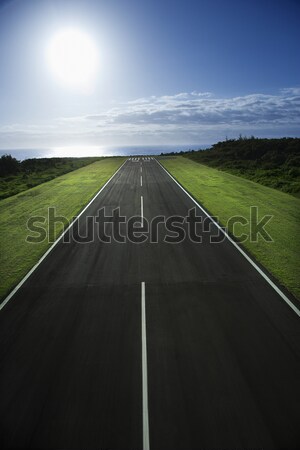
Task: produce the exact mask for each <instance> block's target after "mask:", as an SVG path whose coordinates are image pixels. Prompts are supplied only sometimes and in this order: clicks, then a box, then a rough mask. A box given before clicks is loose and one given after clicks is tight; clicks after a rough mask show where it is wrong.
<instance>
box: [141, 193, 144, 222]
mask: <svg viewBox="0 0 300 450" xmlns="http://www.w3.org/2000/svg"><path fill="white" fill-rule="evenodd" d="M141 224H142V226H143V225H144V199H143V196H142V195H141Z"/></svg>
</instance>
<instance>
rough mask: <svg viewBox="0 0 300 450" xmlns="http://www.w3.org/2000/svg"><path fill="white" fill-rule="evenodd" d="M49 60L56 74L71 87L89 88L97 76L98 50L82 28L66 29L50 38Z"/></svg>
mask: <svg viewBox="0 0 300 450" xmlns="http://www.w3.org/2000/svg"><path fill="white" fill-rule="evenodd" d="M47 60H48V64H49V66H50V69H51V71H52V73H53V74H54V76H55V77H56V78H57V79H58V80H59V81H60V82H62V83H64V84H65V85H66V86H68V87H71V88H79V89H81V88H82V89H89V88H90V87H91V86H92V84H93V82H94V80H95V76H96V71H97V65H98V51H97V48H96V45H95V43H94V42H93V40H92V38H91V37H90V36H89V35H88V34H86V33H84V32H83V31H81V30H77V29H65V30H62V31H60V32H59V33H57V34H56V35H54V36H53V37H52V39H51V40H50V42H49V44H48V47H47Z"/></svg>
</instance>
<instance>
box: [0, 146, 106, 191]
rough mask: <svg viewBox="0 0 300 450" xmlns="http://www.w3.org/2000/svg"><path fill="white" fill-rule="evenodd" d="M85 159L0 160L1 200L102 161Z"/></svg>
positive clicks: (4, 156)
mask: <svg viewBox="0 0 300 450" xmlns="http://www.w3.org/2000/svg"><path fill="white" fill-rule="evenodd" d="M100 159H101V157H85V158H31V159H25V160H24V161H18V160H17V159H16V158H13V157H12V156H11V155H3V156H1V158H0V199H2V198H6V197H10V196H11V195H15V194H17V193H19V192H21V191H24V190H26V189H30V188H32V187H34V186H37V185H38V184H41V183H45V182H46V181H50V180H52V179H53V178H56V177H58V176H60V175H63V174H65V173H68V172H71V171H73V170H76V169H79V168H80V167H83V166H86V165H88V164H91V163H93V162H95V161H98V160H100Z"/></svg>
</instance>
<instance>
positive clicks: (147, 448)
mask: <svg viewBox="0 0 300 450" xmlns="http://www.w3.org/2000/svg"><path fill="white" fill-rule="evenodd" d="M141 287H142V292H141V296H142V299H141V302H142V385H143V386H142V388H143V450H150V441H149V412H148V374H147V331H146V302H145V282H144V281H142V284H141Z"/></svg>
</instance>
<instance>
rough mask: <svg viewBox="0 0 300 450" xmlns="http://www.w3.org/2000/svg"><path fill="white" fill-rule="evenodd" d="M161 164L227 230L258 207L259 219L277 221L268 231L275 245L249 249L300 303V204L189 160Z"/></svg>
mask: <svg viewBox="0 0 300 450" xmlns="http://www.w3.org/2000/svg"><path fill="white" fill-rule="evenodd" d="M160 162H161V163H162V164H163V165H164V166H165V167H166V169H167V170H168V171H169V172H170V173H171V174H172V175H173V176H174V177H175V178H176V179H177V180H178V181H179V182H180V183H181V184H182V185H183V186H184V187H185V188H186V189H187V190H188V191H189V192H190V193H191V194H192V195H193V196H194V198H196V199H197V200H198V201H199V202H200V203H201V204H202V205H203V206H204V207H205V208H206V209H207V210H208V211H209V212H210V213H211V214H213V215H214V216H217V217H218V218H219V222H220V223H221V224H222V225H226V224H227V221H228V219H229V218H230V217H232V216H234V215H242V216H244V217H245V218H247V219H249V213H250V206H253V205H254V206H257V207H258V217H259V219H260V218H262V217H263V216H264V215H265V214H270V215H272V216H273V219H272V220H271V221H270V222H269V223H268V225H267V226H266V230H267V231H268V233H269V234H270V235H271V237H272V238H273V241H274V242H265V241H264V240H262V239H259V240H258V242H256V243H255V242H250V240H249V239H247V240H246V242H244V243H243V245H244V247H245V248H246V249H247V250H248V251H249V252H250V253H251V254H252V255H253V256H254V257H255V258H256V259H257V260H258V261H259V262H260V263H261V264H263V265H264V266H265V267H266V268H267V269H268V270H269V271H270V272H271V273H272V274H273V275H274V276H275V277H276V278H277V279H278V280H279V281H280V282H281V283H282V284H283V285H285V286H286V287H287V288H288V289H289V290H290V291H291V292H292V293H293V294H294V295H295V296H297V297H298V298H299V299H300V273H299V250H300V243H299V226H300V199H298V198H296V197H293V196H291V195H289V194H285V193H283V192H280V191H277V190H275V189H271V188H268V187H265V186H262V185H260V184H258V183H253V182H251V181H249V180H246V179H243V178H241V177H237V176H234V175H231V174H229V173H226V172H222V171H219V170H216V169H212V168H210V167H207V166H205V165H202V164H198V163H196V162H194V161H191V160H190V159H188V158H184V157H180V156H177V157H168V158H161V160H160ZM229 231H230V233H231V234H233V235H235V236H238V235H240V234H242V233H246V234H248V236H249V234H250V227H249V225H247V226H242V225H237V226H236V227H235V228H234V230H233V227H232V226H230V227H229Z"/></svg>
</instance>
